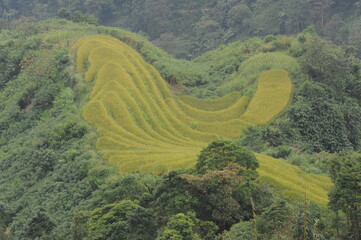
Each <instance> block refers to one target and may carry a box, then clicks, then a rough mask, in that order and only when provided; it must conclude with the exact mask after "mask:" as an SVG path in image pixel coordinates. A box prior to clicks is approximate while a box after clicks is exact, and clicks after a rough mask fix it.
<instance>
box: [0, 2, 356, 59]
mask: <svg viewBox="0 0 361 240" xmlns="http://www.w3.org/2000/svg"><path fill="white" fill-rule="evenodd" d="M0 9H2V11H1V12H0V17H2V18H3V19H6V20H10V19H15V18H19V17H24V16H26V17H34V18H36V19H45V18H49V17H61V18H66V19H69V20H73V21H75V22H82V21H87V22H92V23H99V24H102V25H109V26H115V27H122V28H125V29H128V30H131V31H133V32H137V33H140V34H142V35H145V36H147V37H149V39H150V40H152V41H153V42H154V43H155V44H156V45H157V46H159V47H161V48H163V49H165V50H167V51H168V52H170V53H171V54H173V55H175V56H177V57H183V58H188V59H190V58H193V57H195V56H199V55H201V54H203V53H205V52H206V51H207V50H210V49H214V48H216V47H217V46H219V45H220V44H224V43H229V42H232V41H234V40H238V39H243V40H245V39H248V38H249V37H253V36H266V35H268V34H295V33H299V32H301V31H302V30H304V29H305V28H306V27H308V26H310V25H314V26H315V27H316V29H317V32H318V33H319V34H321V35H322V36H324V37H325V38H326V39H331V40H332V41H333V42H335V43H337V44H348V45H354V46H358V47H360V46H361V27H360V24H359V23H360V22H361V16H360V13H361V3H360V1H359V0H347V1H345V0H274V1H273V0H272V1H270V0H221V1H216V0H197V1H190V0H183V1H171V0H143V1H139V0H76V1H65V0H62V1H43V0H41V1H40V0H27V1H19V0H1V1H0ZM0 25H1V24H0ZM358 54H360V52H359V53H358Z"/></svg>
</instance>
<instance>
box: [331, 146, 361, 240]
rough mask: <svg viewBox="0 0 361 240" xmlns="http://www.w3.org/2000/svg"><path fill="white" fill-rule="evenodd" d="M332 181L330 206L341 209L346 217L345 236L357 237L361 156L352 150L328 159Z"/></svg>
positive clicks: (360, 201)
mask: <svg viewBox="0 0 361 240" xmlns="http://www.w3.org/2000/svg"><path fill="white" fill-rule="evenodd" d="M330 171H331V176H332V181H333V182H334V183H335V186H334V188H333V189H332V190H331V192H330V203H329V205H330V207H331V208H332V209H333V210H334V211H339V210H341V211H343V212H344V213H345V214H346V215H347V218H348V221H347V223H348V224H347V225H348V228H347V236H348V238H350V239H358V238H360V236H361V233H360V211H359V209H360V205H361V198H360V191H361V189H360V182H361V156H360V154H359V153H354V152H341V153H339V154H337V155H335V156H334V158H333V159H331V161H330Z"/></svg>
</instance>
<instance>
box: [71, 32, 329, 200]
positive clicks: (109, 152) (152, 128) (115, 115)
mask: <svg viewBox="0 0 361 240" xmlns="http://www.w3.org/2000/svg"><path fill="white" fill-rule="evenodd" d="M72 50H73V51H76V52H77V71H78V72H84V79H85V81H87V82H92V81H94V82H93V83H92V84H93V90H92V92H91V93H90V96H89V98H90V100H89V102H88V103H87V105H86V106H85V108H84V110H83V117H84V118H85V119H86V120H87V121H88V122H89V123H91V124H93V125H94V126H95V127H96V128H97V131H98V133H99V134H100V135H101V136H100V137H99V139H98V140H97V148H98V149H99V150H101V151H103V153H104V154H103V157H104V158H105V159H107V160H108V161H109V163H110V164H112V165H114V166H117V167H118V169H119V171H120V172H121V173H126V172H132V171H141V172H152V173H162V172H165V171H167V170H171V169H177V168H185V167H190V166H192V165H193V164H194V163H195V160H196V156H197V154H198V153H199V151H200V150H201V149H202V147H204V146H206V145H207V144H208V143H209V142H211V141H212V140H215V139H218V138H220V137H228V138H235V137H239V136H240V135H241V134H242V132H241V129H242V128H244V127H246V126H249V125H263V124H267V123H268V122H269V121H271V120H272V119H273V118H274V117H275V116H277V115H278V114H280V113H281V112H282V111H283V110H284V109H285V107H286V106H287V104H288V102H289V100H290V97H291V91H292V84H291V80H290V78H289V76H288V73H287V72H286V71H284V70H277V69H274V70H270V71H266V72H265V73H263V74H262V75H261V76H260V78H259V79H258V84H257V91H256V93H255V94H254V97H253V98H252V99H251V100H250V101H249V100H248V98H247V97H242V96H241V95H239V94H238V93H231V94H230V95H229V96H225V97H223V98H221V99H217V100H199V99H196V98H192V97H180V98H178V99H177V98H175V97H174V96H173V94H172V92H171V91H170V89H169V88H168V86H167V84H166V82H165V81H164V80H163V79H162V78H161V76H160V74H159V73H158V71H157V70H156V69H154V67H153V66H151V65H150V64H148V63H146V62H145V61H144V60H143V58H142V57H141V56H140V55H139V54H138V53H137V52H136V51H134V50H133V49H132V48H131V47H129V46H128V45H126V44H125V43H123V42H121V41H118V40H116V39H114V38H111V37H107V36H101V35H95V36H89V37H86V38H83V39H81V40H79V41H78V42H77V43H76V44H75V45H74V46H73V47H72ZM202 102H204V104H202ZM213 104H215V105H218V106H215V107H214V109H212V108H211V107H210V106H213ZM203 106H204V107H203ZM258 159H259V161H260V163H261V167H260V170H259V172H260V174H261V175H262V176H264V177H267V178H269V179H272V180H273V181H274V182H275V184H276V185H278V186H281V188H284V189H286V190H288V192H290V193H291V194H290V195H292V196H296V197H300V196H302V195H303V194H304V191H305V190H306V191H309V192H310V199H311V200H312V201H314V202H316V203H319V204H322V205H324V204H325V203H326V202H327V190H328V189H329V188H330V186H331V185H330V182H329V180H328V179H327V178H325V179H322V180H320V179H319V177H317V176H313V175H306V174H304V173H303V172H302V171H300V170H299V169H298V168H296V167H293V166H291V165H288V164H285V163H283V162H281V161H280V160H276V159H273V158H270V157H266V156H262V155H258ZM281 166H282V167H281ZM285 173H287V174H285ZM289 173H290V174H289ZM288 174H289V175H288ZM287 175H288V177H284V178H280V177H279V176H287ZM300 183H304V184H300ZM308 186H311V187H308Z"/></svg>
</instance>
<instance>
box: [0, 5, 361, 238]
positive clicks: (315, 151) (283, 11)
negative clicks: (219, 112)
mask: <svg viewBox="0 0 361 240" xmlns="http://www.w3.org/2000/svg"><path fill="white" fill-rule="evenodd" d="M360 14H361V3H360V1H341V0H335V1H331V0H320V1H316V0H308V1H306V0H303V1H293V0H287V1H284V0H254V1H253V0H243V1H238V0H222V1H203V0H199V1H198V0H197V1H169V0H163V1H159V0H144V1H134V0H133V1H130V0H122V1H120V0H103V1H93V0H77V1H44V0H42V1H37V0H29V1H17V0H6V1H5V0H0V66H1V67H0V239H1V240H2V239H4V240H5V239H6V240H7V239H9V240H15V239H94V240H95V239H99V240H100V239H127V240H128V239H145V240H147V239H149V240H151V239H157V240H165V239H173V240H181V239H184V240H188V239H206V240H208V239H209V240H212V239H215V240H218V239H219V240H220V239H224V240H233V239H245V240H247V239H249V240H255V239H265V240H266V239H267V240H268V239H302V240H303V239H312V240H313V239H314V240H316V239H352V240H358V239H360V238H361V231H360V229H361V226H360V225H361V211H360V209H361V186H360V182H361V151H360V150H361V146H360V145H361V106H360V104H361V60H360V54H361V24H360V22H361V15H360ZM119 27H121V28H125V29H127V30H131V31H133V32H136V33H137V34H136V33H132V32H128V31H126V30H123V29H120V28H119ZM90 35H95V36H100V35H102V36H107V37H112V38H114V39H117V40H120V41H121V42H122V43H124V44H126V45H127V46H129V47H130V48H131V49H132V51H135V52H137V54H140V56H141V58H142V59H144V61H145V62H147V64H148V63H149V64H150V65H151V66H154V68H155V69H156V71H159V74H160V76H161V77H162V79H164V80H165V81H166V82H167V83H168V86H169V87H170V89H171V91H172V94H173V95H174V96H173V95H172V97H174V98H175V99H178V98H180V99H181V98H182V97H183V98H184V102H186V101H190V102H195V104H196V103H197V102H196V101H195V100H194V99H201V100H202V99H203V100H204V99H206V100H204V101H213V102H212V104H213V106H214V103H215V102H216V98H217V97H223V98H221V99H226V98H227V96H232V94H233V95H235V94H234V92H235V91H236V92H237V94H239V95H242V96H244V97H245V99H246V98H249V99H252V98H256V96H257V91H258V89H259V81H260V79H261V78H262V76H263V75H262V74H263V73H264V72H266V73H267V71H272V70H273V71H275V72H276V71H286V72H287V73H288V74H289V77H290V79H291V81H292V85H293V87H292V97H291V98H290V99H289V101H288V103H287V106H286V107H285V108H284V110H283V111H282V112H281V113H280V114H277V116H275V118H274V119H273V120H271V121H269V122H267V124H254V125H252V126H247V127H245V128H244V129H243V130H242V134H239V136H238V137H236V138H232V139H230V138H220V139H217V140H214V141H209V143H207V144H206V145H205V146H204V147H203V148H202V150H200V151H199V153H197V157H195V158H194V159H192V161H193V163H192V164H189V165H188V166H187V167H182V168H175V169H166V170H164V169H163V170H161V171H158V172H157V174H155V173H153V172H151V171H144V170H138V171H132V172H126V173H122V172H121V171H122V169H119V167H117V166H116V165H114V164H110V162H111V161H110V160H109V161H108V160H107V159H106V158H105V157H104V156H105V154H103V151H102V150H103V149H102V148H100V147H99V139H100V138H99V137H100V136H102V133H101V132H100V131H97V128H96V124H93V123H92V122H91V121H89V120H88V118H89V117H88V118H87V117H86V116H87V115H85V114H84V109H86V107H87V106H88V105H87V104H88V103H89V102H90V97H89V95H91V93H92V91H94V90H93V89H95V88H96V87H97V85H96V84H97V83H94V82H90V81H89V82H88V81H87V80H86V79H87V75H86V74H83V72H79V71H78V68H79V64H80V62H79V56H80V47H79V46H78V48H77V51H76V50H74V49H76V48H75V47H74V46H77V45H76V44H78V41H82V40H79V39H83V37H86V36H90ZM109 41H113V40H109ZM92 44H93V43H92ZM106 45H107V46H108V45H109V43H106ZM91 46H92V45H91ZM103 50H104V48H103ZM174 56H176V57H178V59H177V58H174ZM133 61H135V60H133ZM137 61H138V60H137ZM142 61H143V60H142ZM138 62H139V64H140V63H141V62H140V60H139V61H138ZM84 65H85V66H84V67H88V68H89V65H91V64H90V62H86V61H85V64H84ZM140 65H142V66H143V67H144V68H146V66H148V65H146V64H145V63H144V64H143V63H141V64H140ZM95 75H100V71H99V72H98V73H97V74H95ZM133 75H136V74H135V73H134V74H133ZM144 79H145V78H144ZM147 84H148V82H146V81H145V85H147ZM129 91H131V90H129ZM134 91H136V90H134ZM141 93H144V92H141ZM133 95H134V94H133ZM144 95H145V93H144ZM195 97H197V98H195ZM187 99H188V100H187ZM210 99H211V100H210ZM139 101H143V100H142V99H139ZM151 101H153V100H152V99H151V98H149V99H148V102H151ZM199 101H200V100H199ZM167 103H171V101H170V99H167ZM138 104H139V103H138ZM177 104H178V103H177ZM144 106H145V105H144ZM169 106H173V105H170V104H169ZM144 109H145V110H142V111H143V113H142V115H143V116H145V115H146V113H144V112H145V111H146V108H145V107H144ZM152 111H156V110H154V109H153V110H152ZM197 113H198V112H197ZM158 114H161V112H159V113H158ZM114 115H115V114H114ZM259 115H262V113H259ZM92 116H95V114H94V115H92ZM149 116H150V115H149ZM205 116H207V115H205ZM145 119H146V121H147V122H151V121H152V119H147V118H145ZM206 120H207V119H206ZM173 121H175V120H173ZM201 123H202V121H198V122H191V128H192V129H198V128H200V127H201ZM134 131H136V130H134ZM161 131H163V130H162V129H161V128H159V130H158V132H161ZM149 132H150V130H149ZM189 132H190V134H191V133H192V132H191V131H189ZM154 134H155V133H154ZM162 136H163V135H162ZM120 137H121V136H120ZM120 137H119V136H117V137H114V138H120ZM129 139H130V138H129ZM129 139H125V140H124V141H129V142H130V140H129ZM175 140H177V141H178V139H175ZM147 143H148V142H147ZM159 156H163V155H159ZM164 156H168V157H169V158H171V157H172V156H170V155H164ZM130 159H132V158H131V157H130ZM278 159H280V160H278ZM167 160H168V159H157V161H158V162H161V161H167ZM157 161H156V162H157ZM267 161H268V162H272V163H276V162H277V163H278V165H277V166H276V165H272V166H271V168H270V169H271V170H272V171H273V169H274V170H275V171H276V170H279V171H284V175H283V174H281V175H280V176H278V178H276V177H275V176H273V175H272V174H273V173H272V172H271V170H270V172H269V173H267V172H265V170H264V169H265V168H264V165H265V163H266V162H267ZM278 161H279V162H278ZM146 166H148V165H146ZM296 172H297V174H299V176H301V177H302V180H300V182H297V181H299V180H298V179H296V178H294V179H293V181H295V182H294V184H293V185H289V184H291V183H289V182H285V181H286V180H283V177H284V178H285V179H286V178H287V177H288V176H286V175H292V174H296ZM276 173H279V172H276ZM318 178H320V179H324V182H323V183H321V182H317V184H318V185H320V186H321V185H322V184H326V185H327V184H328V182H330V184H329V185H327V186H326V187H324V188H323V189H322V191H326V190H327V192H326V194H327V197H326V199H323V198H322V196H321V192H320V193H319V194H320V195H319V196H314V195H313V192H312V187H304V188H303V186H304V183H305V182H307V181H309V182H310V183H312V181H316V180H315V179H318ZM331 182H332V184H331ZM307 183H308V182H307ZM317 184H316V185H317ZM295 185H298V187H295ZM317 191H319V190H318V189H317ZM320 191H321V190H320ZM296 193H297V194H296Z"/></svg>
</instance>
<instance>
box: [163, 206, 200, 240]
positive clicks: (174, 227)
mask: <svg viewBox="0 0 361 240" xmlns="http://www.w3.org/2000/svg"><path fill="white" fill-rule="evenodd" d="M193 225H194V223H193V221H192V219H191V218H190V217H188V216H187V215H185V214H184V213H178V214H176V215H174V216H172V217H171V218H170V219H169V221H168V223H167V226H166V228H165V230H164V232H163V233H162V235H161V236H160V237H158V238H157V240H178V239H179V240H192V239H193V229H192V227H193Z"/></svg>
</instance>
